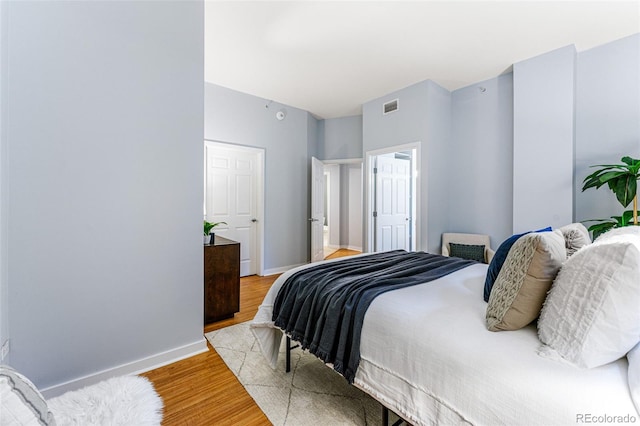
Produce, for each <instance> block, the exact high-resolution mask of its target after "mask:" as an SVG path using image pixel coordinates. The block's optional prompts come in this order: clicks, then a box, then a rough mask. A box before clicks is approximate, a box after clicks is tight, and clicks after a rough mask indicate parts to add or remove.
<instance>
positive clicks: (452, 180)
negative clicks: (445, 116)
mask: <svg viewBox="0 0 640 426" xmlns="http://www.w3.org/2000/svg"><path fill="white" fill-rule="evenodd" d="M451 100H452V108H451V122H452V126H451V135H452V136H451V152H452V154H451V162H450V169H451V170H450V171H448V172H445V175H446V177H447V179H446V182H447V184H448V188H449V191H448V194H449V196H448V199H449V203H448V206H449V209H448V212H449V217H450V220H449V225H448V227H446V228H444V230H443V232H464V233H477V234H488V235H489V236H490V237H491V246H492V247H493V248H494V249H495V248H497V247H498V245H499V244H500V243H501V242H502V241H503V240H504V239H505V238H507V237H509V236H510V235H511V234H512V232H511V231H512V227H513V223H512V222H513V219H512V215H513V211H512V206H513V74H511V73H508V74H504V75H501V76H498V77H496V78H493V79H491V80H487V81H483V82H480V83H477V84H473V85H471V86H467V87H464V88H462V89H459V90H456V91H454V92H453V93H452V95H451Z"/></svg>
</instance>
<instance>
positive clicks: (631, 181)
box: [582, 157, 640, 239]
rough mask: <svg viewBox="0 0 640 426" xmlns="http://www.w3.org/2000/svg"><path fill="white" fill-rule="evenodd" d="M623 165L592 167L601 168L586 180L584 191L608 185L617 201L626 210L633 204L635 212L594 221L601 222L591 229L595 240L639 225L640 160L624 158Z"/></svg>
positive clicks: (630, 211)
mask: <svg viewBox="0 0 640 426" xmlns="http://www.w3.org/2000/svg"><path fill="white" fill-rule="evenodd" d="M621 161H622V164H599V165H595V166H591V167H600V168H599V169H598V170H596V171H595V172H593V173H591V174H590V175H589V176H587V177H586V178H584V182H583V183H584V185H583V186H582V190H583V191H585V190H587V189H589V188H596V189H598V188H600V187H601V186H603V185H605V184H606V185H607V186H608V187H609V189H610V190H611V191H613V193H614V194H615V195H616V198H617V200H618V201H619V202H620V204H622V207H624V208H626V207H627V206H629V204H631V202H633V210H627V211H625V212H624V213H622V215H621V216H611V218H610V219H593V221H600V223H596V224H594V225H591V226H590V227H589V231H591V232H593V238H594V239H596V238H598V235H600V234H602V233H604V232H606V231H608V230H609V229H611V228H620V227H623V226H629V225H638V180H640V160H637V159H635V158H631V157H622V159H621Z"/></svg>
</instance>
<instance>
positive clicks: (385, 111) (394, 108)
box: [382, 99, 398, 115]
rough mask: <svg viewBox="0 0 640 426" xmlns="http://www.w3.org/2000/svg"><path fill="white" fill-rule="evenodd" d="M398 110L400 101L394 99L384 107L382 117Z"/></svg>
mask: <svg viewBox="0 0 640 426" xmlns="http://www.w3.org/2000/svg"><path fill="white" fill-rule="evenodd" d="M397 110H398V100H397V99H394V100H392V101H389V102H387V103H385V104H383V105H382V115H387V114H389V113H392V112H394V111H397Z"/></svg>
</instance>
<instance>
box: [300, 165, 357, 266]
mask: <svg viewBox="0 0 640 426" xmlns="http://www.w3.org/2000/svg"><path fill="white" fill-rule="evenodd" d="M314 175H315V177H313V176H314ZM362 180H363V176H362V160H360V159H353V160H351V159H349V160H325V161H320V160H318V159H315V158H314V159H313V161H312V182H314V183H313V185H312V190H311V192H312V194H311V200H312V207H311V210H312V217H311V218H310V219H309V220H310V222H311V233H312V235H311V261H312V262H315V261H318V260H323V259H325V258H329V257H332V256H333V255H335V253H336V252H344V251H347V252H348V254H354V252H362V248H363V234H362V232H363V226H362V218H363V215H362V211H363V210H362V209H363V189H362V188H363V185H362Z"/></svg>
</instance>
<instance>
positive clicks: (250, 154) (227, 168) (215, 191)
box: [205, 142, 262, 277]
mask: <svg viewBox="0 0 640 426" xmlns="http://www.w3.org/2000/svg"><path fill="white" fill-rule="evenodd" d="M261 161H262V159H261V153H260V152H259V150H256V149H252V148H244V147H237V146H233V145H228V144H220V143H214V142H206V143H205V163H206V166H205V179H206V185H205V219H206V220H208V221H209V222H226V225H220V226H217V227H215V228H213V230H212V232H215V233H216V234H218V235H220V236H223V237H225V238H229V239H231V240H234V241H238V242H239V243H240V276H243V277H244V276H247V275H253V274H256V273H258V272H259V271H258V252H257V246H258V244H257V239H258V238H257V236H258V204H259V200H260V198H259V193H258V191H259V188H258V181H259V176H260V174H261V173H262V172H261V167H262V164H261Z"/></svg>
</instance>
